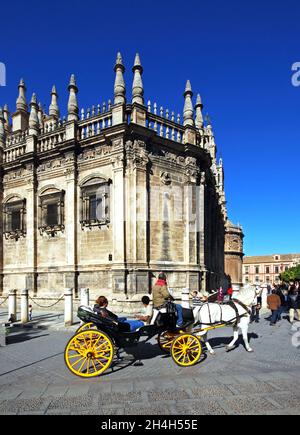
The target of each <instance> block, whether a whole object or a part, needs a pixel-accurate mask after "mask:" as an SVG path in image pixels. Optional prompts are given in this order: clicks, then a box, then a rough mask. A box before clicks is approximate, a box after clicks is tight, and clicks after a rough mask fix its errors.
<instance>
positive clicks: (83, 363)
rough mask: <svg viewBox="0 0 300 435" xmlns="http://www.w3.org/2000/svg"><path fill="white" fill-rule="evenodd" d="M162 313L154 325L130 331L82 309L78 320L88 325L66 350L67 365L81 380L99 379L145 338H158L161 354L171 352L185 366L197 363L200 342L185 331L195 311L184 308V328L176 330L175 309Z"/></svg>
mask: <svg viewBox="0 0 300 435" xmlns="http://www.w3.org/2000/svg"><path fill="white" fill-rule="evenodd" d="M164 311H166V312H159V313H158V315H157V317H156V319H155V322H154V324H151V325H145V326H142V327H141V328H140V329H138V330H137V331H134V332H130V328H129V326H128V325H127V324H126V323H124V322H118V321H115V320H113V319H110V318H107V317H101V316H99V315H98V314H97V313H95V312H94V311H93V310H92V309H91V308H89V307H79V309H78V317H79V318H80V319H81V320H82V321H83V322H85V323H84V324H83V326H81V327H80V328H79V329H78V330H77V331H76V334H75V335H74V336H73V337H72V338H71V339H70V340H69V342H68V344H67V346H66V348H65V362H66V365H67V367H68V368H69V369H70V370H71V372H72V373H74V374H76V375H78V376H81V377H94V376H99V375H100V374H102V373H104V372H105V371H106V370H108V369H109V367H110V366H111V364H112V362H113V359H114V357H115V356H118V355H119V350H120V349H125V350H126V349H127V348H130V347H132V346H136V345H137V344H138V343H139V342H140V341H141V340H142V339H144V342H147V341H149V340H150V339H151V338H153V337H154V336H156V335H157V336H158V344H159V346H160V348H161V349H162V351H164V352H170V353H171V356H172V359H173V361H174V362H175V363H176V364H178V365H179V366H182V367H187V366H192V365H194V364H196V362H197V361H198V360H199V358H200V356H201V354H202V346H201V342H200V339H199V338H198V337H196V336H195V335H194V334H191V333H188V332H185V331H186V330H187V329H188V328H189V327H190V326H192V325H193V323H194V317H193V311H192V310H188V309H183V316H184V325H183V326H181V327H180V328H178V327H176V317H175V315H174V312H173V310H172V309H171V310H169V309H168V307H167V309H166V310H164Z"/></svg>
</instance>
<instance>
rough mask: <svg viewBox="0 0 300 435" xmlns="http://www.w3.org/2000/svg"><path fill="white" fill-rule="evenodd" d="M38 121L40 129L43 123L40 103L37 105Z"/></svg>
mask: <svg viewBox="0 0 300 435" xmlns="http://www.w3.org/2000/svg"><path fill="white" fill-rule="evenodd" d="M38 119H39V125H40V127H42V126H43V122H44V111H43V106H42V103H39V108H38Z"/></svg>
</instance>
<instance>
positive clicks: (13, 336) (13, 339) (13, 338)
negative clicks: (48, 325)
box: [6, 331, 49, 345]
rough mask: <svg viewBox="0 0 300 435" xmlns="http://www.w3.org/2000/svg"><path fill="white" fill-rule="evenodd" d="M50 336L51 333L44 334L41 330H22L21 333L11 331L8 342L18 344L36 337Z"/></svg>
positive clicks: (7, 338)
mask: <svg viewBox="0 0 300 435" xmlns="http://www.w3.org/2000/svg"><path fill="white" fill-rule="evenodd" d="M47 336H49V334H42V335H41V332H40V331H35V332H32V331H31V332H23V331H22V332H20V333H17V332H16V333H15V332H13V333H9V334H8V335H7V337H6V344H7V345H10V344H16V343H22V342H23V341H28V340H34V339H35V338H40V337H47Z"/></svg>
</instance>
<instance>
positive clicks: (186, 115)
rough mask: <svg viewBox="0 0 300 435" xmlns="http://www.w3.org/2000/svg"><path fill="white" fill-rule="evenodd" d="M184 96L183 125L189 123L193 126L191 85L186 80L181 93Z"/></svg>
mask: <svg viewBox="0 0 300 435" xmlns="http://www.w3.org/2000/svg"><path fill="white" fill-rule="evenodd" d="M183 96H184V109H183V125H184V126H187V125H191V126H194V125H195V123H194V109H193V103H192V96H193V92H192V87H191V83H190V81H189V80H188V81H187V82H186V86H185V92H184V94H183Z"/></svg>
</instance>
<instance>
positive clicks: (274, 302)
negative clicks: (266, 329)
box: [267, 290, 281, 326]
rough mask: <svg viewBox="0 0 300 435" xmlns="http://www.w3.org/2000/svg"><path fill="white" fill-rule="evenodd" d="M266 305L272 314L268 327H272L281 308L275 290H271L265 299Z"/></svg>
mask: <svg viewBox="0 0 300 435" xmlns="http://www.w3.org/2000/svg"><path fill="white" fill-rule="evenodd" d="M267 304H268V308H269V309H270V310H271V312H272V316H271V322H270V326H274V325H275V324H276V322H277V321H278V319H279V308H280V307H281V300H280V297H279V296H278V295H277V294H276V290H272V294H271V295H269V296H268V297H267Z"/></svg>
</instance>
